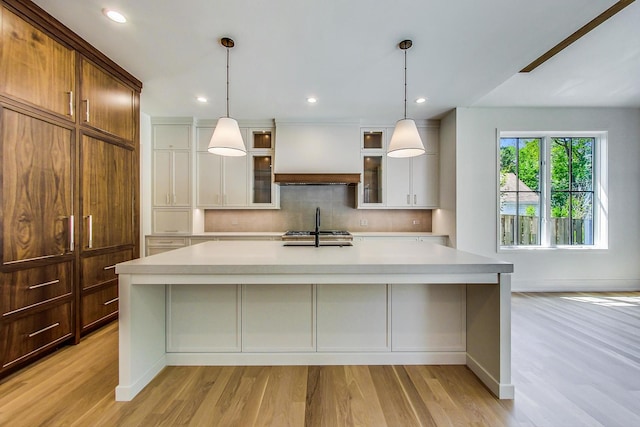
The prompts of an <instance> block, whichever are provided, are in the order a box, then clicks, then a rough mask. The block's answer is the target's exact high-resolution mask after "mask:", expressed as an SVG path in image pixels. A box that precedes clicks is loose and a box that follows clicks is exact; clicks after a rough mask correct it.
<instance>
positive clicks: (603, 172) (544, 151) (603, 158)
mask: <svg viewBox="0 0 640 427" xmlns="http://www.w3.org/2000/svg"><path fill="white" fill-rule="evenodd" d="M501 138H540V139H541V147H540V197H541V200H540V212H541V216H542V215H544V216H543V217H542V218H541V220H540V237H539V241H540V244H539V245H517V244H514V245H505V246H503V245H502V244H501V235H500V234H501V233H500V193H501V190H500V167H501V165H500V145H501V144H500V140H501ZM553 138H593V139H594V147H593V170H592V174H593V240H594V242H593V245H556V244H552V243H551V237H552V236H551V227H550V224H551V223H550V218H551V203H550V202H551V168H550V165H551V149H550V147H551V144H552V139H553ZM607 144H608V132H606V131H575V132H568V131H561V132H552V131H532V132H526V131H503V130H500V129H496V153H495V159H496V191H497V193H496V246H497V248H496V249H497V252H513V251H531V250H533V251H539V250H543V251H547V250H569V251H575V250H590V251H592V250H602V249H608V245H609V242H608V223H607V212H608V197H607V194H608V173H607V165H608V161H607ZM514 242H517V239H516V238H514Z"/></svg>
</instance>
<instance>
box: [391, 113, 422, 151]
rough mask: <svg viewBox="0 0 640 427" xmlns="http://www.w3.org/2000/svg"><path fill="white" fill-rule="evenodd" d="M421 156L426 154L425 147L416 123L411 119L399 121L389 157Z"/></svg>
mask: <svg viewBox="0 0 640 427" xmlns="http://www.w3.org/2000/svg"><path fill="white" fill-rule="evenodd" d="M421 154H424V146H423V145H422V139H420V134H418V128H417V127H416V123H415V122H414V121H413V120H411V119H402V120H398V121H397V122H396V127H395V129H394V130H393V135H391V142H389V149H388V150H387V156H389V157H414V156H419V155H421Z"/></svg>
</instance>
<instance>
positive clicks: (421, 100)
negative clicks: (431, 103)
mask: <svg viewBox="0 0 640 427" xmlns="http://www.w3.org/2000/svg"><path fill="white" fill-rule="evenodd" d="M425 102H427V98H422V97H420V98H418V99H416V104H424V103H425Z"/></svg>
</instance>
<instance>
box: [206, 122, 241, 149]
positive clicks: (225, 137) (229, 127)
mask: <svg viewBox="0 0 640 427" xmlns="http://www.w3.org/2000/svg"><path fill="white" fill-rule="evenodd" d="M207 150H208V151H209V152H210V153H213V154H218V155H220V156H236V157H237V156H246V155H247V149H246V148H245V146H244V141H243V140H242V134H241V133H240V127H239V126H238V122H237V121H236V120H235V119H232V118H231V117H220V118H219V119H218V123H217V124H216V128H215V129H214V131H213V135H212V136H211V141H209V147H208V148H207Z"/></svg>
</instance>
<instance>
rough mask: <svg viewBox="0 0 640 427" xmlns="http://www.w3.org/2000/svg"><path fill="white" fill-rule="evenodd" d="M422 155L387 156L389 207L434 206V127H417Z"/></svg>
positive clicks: (435, 166) (436, 189) (435, 182)
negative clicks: (406, 156)
mask: <svg viewBox="0 0 640 427" xmlns="http://www.w3.org/2000/svg"><path fill="white" fill-rule="evenodd" d="M418 132H419V133H420V137H421V138H422V142H423V143H424V145H425V149H426V154H423V155H421V156H417V157H411V158H397V157H395V158H394V157H388V158H387V181H386V183H387V203H386V206H387V207H389V208H437V207H438V187H439V182H438V163H439V161H438V153H437V147H438V145H437V142H438V129H437V128H430V127H429V128H424V127H420V128H418Z"/></svg>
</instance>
